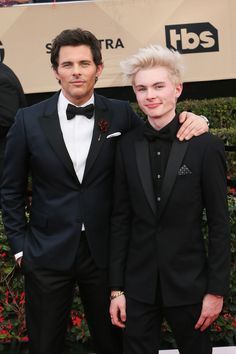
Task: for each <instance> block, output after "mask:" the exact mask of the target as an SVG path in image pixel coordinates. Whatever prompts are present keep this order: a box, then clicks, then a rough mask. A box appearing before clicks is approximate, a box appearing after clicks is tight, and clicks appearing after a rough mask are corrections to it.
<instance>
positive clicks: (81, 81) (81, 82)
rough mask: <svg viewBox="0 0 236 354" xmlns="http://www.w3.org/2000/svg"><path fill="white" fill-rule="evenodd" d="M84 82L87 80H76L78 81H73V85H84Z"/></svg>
mask: <svg viewBox="0 0 236 354" xmlns="http://www.w3.org/2000/svg"><path fill="white" fill-rule="evenodd" d="M84 83H85V81H83V80H76V81H72V82H71V84H72V85H82V84H84Z"/></svg>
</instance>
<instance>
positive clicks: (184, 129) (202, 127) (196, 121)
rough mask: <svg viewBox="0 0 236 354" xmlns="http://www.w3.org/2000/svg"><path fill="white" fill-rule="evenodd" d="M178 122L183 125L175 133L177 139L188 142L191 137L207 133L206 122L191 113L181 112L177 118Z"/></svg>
mask: <svg viewBox="0 0 236 354" xmlns="http://www.w3.org/2000/svg"><path fill="white" fill-rule="evenodd" d="M179 122H180V123H183V124H182V125H181V127H180V129H179V131H178V132H177V138H178V139H179V140H180V141H182V140H184V139H185V140H189V139H191V138H192V137H193V136H198V135H201V134H203V133H206V132H208V130H209V128H208V125H207V122H206V121H205V120H204V119H203V118H202V117H201V116H197V115H196V114H194V113H191V112H185V111H184V112H182V113H180V116H179Z"/></svg>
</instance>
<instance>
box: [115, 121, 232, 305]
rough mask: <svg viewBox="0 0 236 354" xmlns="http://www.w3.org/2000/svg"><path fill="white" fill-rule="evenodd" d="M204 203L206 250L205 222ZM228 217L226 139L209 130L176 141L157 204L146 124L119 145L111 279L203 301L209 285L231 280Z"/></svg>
mask: <svg viewBox="0 0 236 354" xmlns="http://www.w3.org/2000/svg"><path fill="white" fill-rule="evenodd" d="M204 208H206V211H207V217H208V225H209V250H208V256H207V254H206V251H205V245H204V240H203V235H202V230H201V225H202V221H201V220H202V212H203V209H204ZM229 240H230V238H229V225H228V212H227V198H226V174H225V158H224V146H223V144H222V143H221V141H220V140H219V139H218V138H217V137H215V136H213V135H211V134H203V135H201V136H199V137H195V138H192V139H191V140H190V141H189V142H179V141H178V140H175V141H174V142H173V145H172V148H171V152H170V156H169V160H168V164H167V168H166V172H165V177H164V180H163V184H162V195H161V202H160V205H159V207H158V208H157V202H156V200H155V195H154V190H153V182H152V176H151V168H150V159H149V146H148V142H147V141H146V139H145V138H144V137H143V128H142V127H141V128H138V129H135V130H134V131H133V132H130V133H128V134H127V135H126V136H125V137H124V138H122V140H121V141H120V142H119V146H118V148H117V161H116V175H115V184H114V213H113V217H112V235H111V259H110V285H111V287H113V288H116V287H124V289H125V292H126V294H127V296H130V297H132V298H134V299H137V300H139V301H144V302H147V303H153V302H154V301H155V297H156V291H158V290H161V293H162V297H163V302H164V304H165V306H181V305H187V304H193V303H198V302H200V301H201V300H202V297H203V295H204V294H205V293H211V294H219V295H224V294H225V293H226V291H227V289H228V285H229V266H230V265H229V264H230V262H229V255H230V246H229V245H230V242H229Z"/></svg>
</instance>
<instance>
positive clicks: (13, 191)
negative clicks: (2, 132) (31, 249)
mask: <svg viewBox="0 0 236 354" xmlns="http://www.w3.org/2000/svg"><path fill="white" fill-rule="evenodd" d="M23 111H24V110H22V109H21V110H19V112H18V114H17V116H16V121H15V123H14V124H13V126H12V127H11V129H10V130H9V132H8V135H7V145H6V151H5V157H4V168H3V176H2V184H1V206H2V216H3V223H4V226H5V231H6V235H7V237H8V240H9V243H10V246H11V249H12V252H13V253H14V254H16V253H18V252H20V251H22V249H23V243H24V237H25V234H26V229H27V222H26V217H25V205H26V191H27V182H28V159H29V153H28V148H27V139H26V135H25V128H24V116H23Z"/></svg>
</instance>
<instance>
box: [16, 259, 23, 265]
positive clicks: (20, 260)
mask: <svg viewBox="0 0 236 354" xmlns="http://www.w3.org/2000/svg"><path fill="white" fill-rule="evenodd" d="M22 258H23V257H19V258H17V260H16V262H17V264H18V266H19V267H21V262H22Z"/></svg>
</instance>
